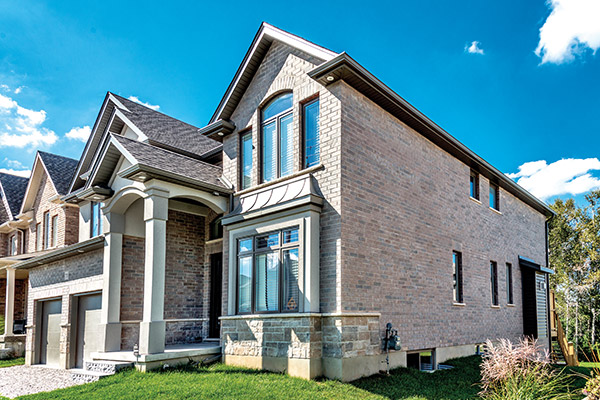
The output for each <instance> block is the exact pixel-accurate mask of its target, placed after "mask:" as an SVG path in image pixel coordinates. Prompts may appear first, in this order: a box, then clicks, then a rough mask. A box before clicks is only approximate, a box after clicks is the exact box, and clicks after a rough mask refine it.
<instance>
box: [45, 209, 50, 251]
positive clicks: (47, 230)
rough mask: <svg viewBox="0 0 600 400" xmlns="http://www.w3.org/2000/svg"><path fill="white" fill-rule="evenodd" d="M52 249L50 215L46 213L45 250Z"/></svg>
mask: <svg viewBox="0 0 600 400" xmlns="http://www.w3.org/2000/svg"><path fill="white" fill-rule="evenodd" d="M48 247H50V213H49V212H48V211H46V212H45V213H44V248H45V249H47V248H48Z"/></svg>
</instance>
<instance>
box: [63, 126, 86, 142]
mask: <svg viewBox="0 0 600 400" xmlns="http://www.w3.org/2000/svg"><path fill="white" fill-rule="evenodd" d="M90 133H92V128H90V127H89V126H88V125H86V126H81V127H75V128H72V129H71V130H70V131H69V132H67V133H65V136H66V137H67V138H69V139H74V140H81V141H82V142H86V141H87V140H88V138H89V137H90Z"/></svg>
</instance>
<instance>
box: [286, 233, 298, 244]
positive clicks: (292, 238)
mask: <svg viewBox="0 0 600 400" xmlns="http://www.w3.org/2000/svg"><path fill="white" fill-rule="evenodd" d="M297 241H298V229H291V230H289V231H283V244H286V243H295V242H297Z"/></svg>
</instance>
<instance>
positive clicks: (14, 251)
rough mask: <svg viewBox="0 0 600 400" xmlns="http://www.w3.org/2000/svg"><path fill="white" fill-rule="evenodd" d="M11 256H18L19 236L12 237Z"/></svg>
mask: <svg viewBox="0 0 600 400" xmlns="http://www.w3.org/2000/svg"><path fill="white" fill-rule="evenodd" d="M9 254H10V255H11V256H15V255H17V235H12V236H11V237H10V249H9Z"/></svg>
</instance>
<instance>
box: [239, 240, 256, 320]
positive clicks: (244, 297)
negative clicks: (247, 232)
mask: <svg viewBox="0 0 600 400" xmlns="http://www.w3.org/2000/svg"><path fill="white" fill-rule="evenodd" d="M252 250H253V241H252V238H248V239H241V240H239V241H238V278H237V281H238V313H240V314H246V313H249V312H251V311H252Z"/></svg>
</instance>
